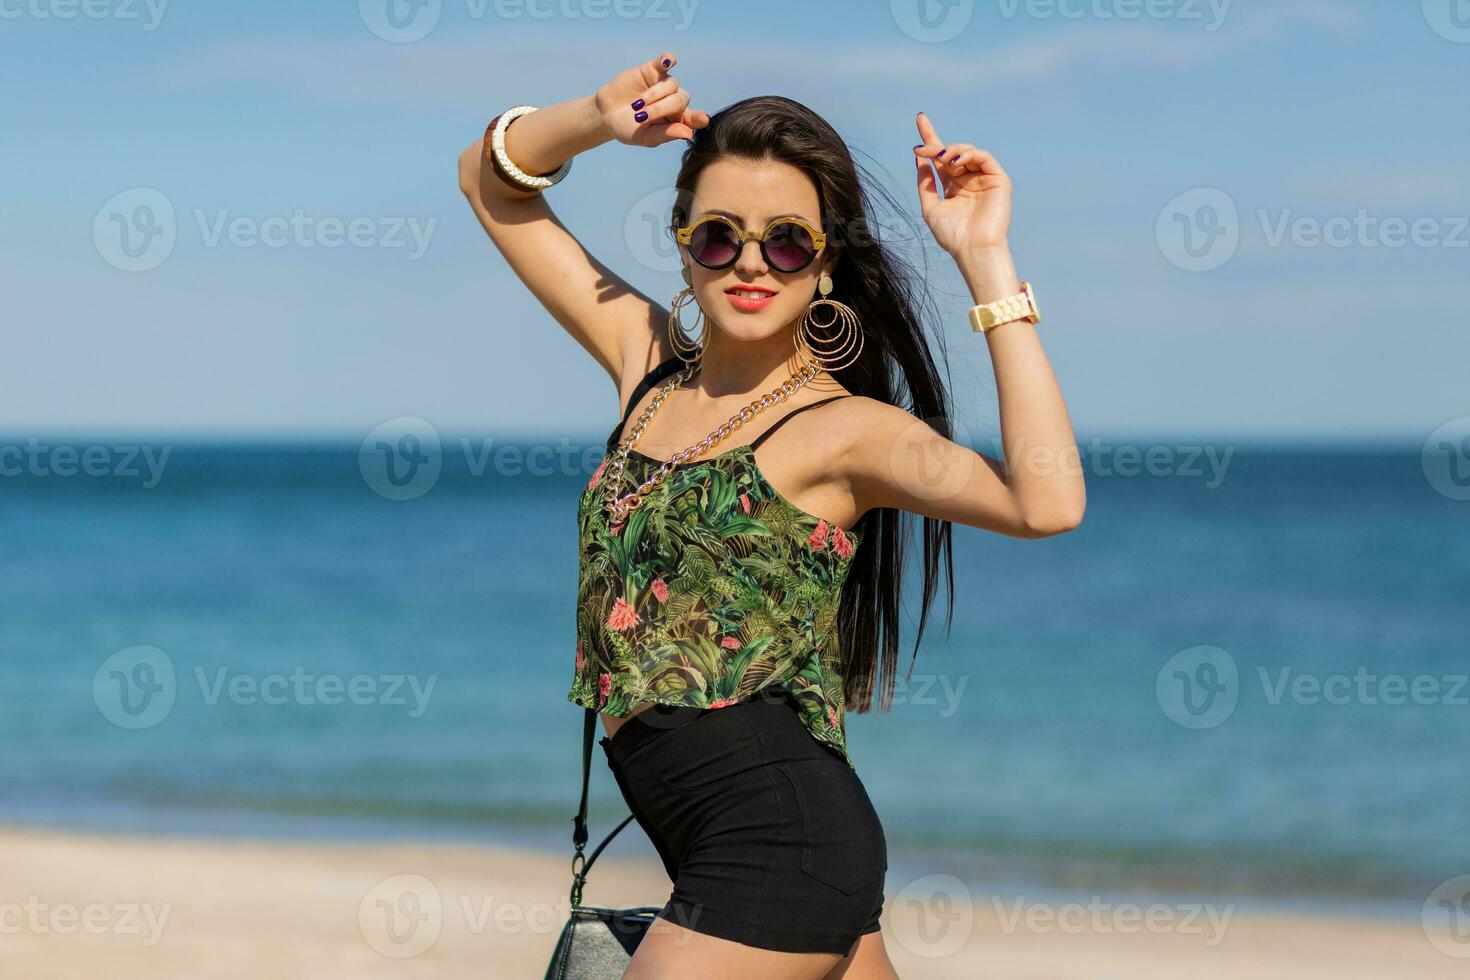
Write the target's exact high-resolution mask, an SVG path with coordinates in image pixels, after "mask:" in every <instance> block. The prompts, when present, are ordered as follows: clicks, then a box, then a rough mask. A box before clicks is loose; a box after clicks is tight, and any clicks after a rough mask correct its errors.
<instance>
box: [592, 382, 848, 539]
mask: <svg viewBox="0 0 1470 980" xmlns="http://www.w3.org/2000/svg"><path fill="white" fill-rule="evenodd" d="M694 370H695V369H694V366H693V365H690V366H689V367H686V368H685V369H684V370H682V371H680V372H679V373H678V374H677V375H675V376H674V378H673V380H672V381H669V382H668V383H667V384H665V385H664V386H663V387H662V388H661V389H659V392H658V394H656V395H654V397H653V401H651V402H649V403H648V407H647V408H645V409H644V410H643V412H642V414H640V415H639V416H638V420H637V421H636V422H635V423H634V424H633V429H632V431H631V432H630V433H629V434H628V435H627V436H626V437H625V438H624V439H623V441H622V442H620V443H618V448H617V450H616V451H614V453H613V456H612V459H611V460H610V461H609V463H608V468H607V474H606V479H605V480H604V481H603V485H604V489H603V498H604V501H603V506H604V507H605V508H606V509H607V513H608V517H609V519H610V520H611V521H612V523H614V524H621V523H622V522H623V521H624V520H626V519H627V517H628V515H629V514H630V513H632V511H633V510H634V508H636V507H637V506H638V505H639V504H641V503H643V498H644V497H646V496H647V495H648V494H649V493H650V492H651V491H652V490H653V488H654V487H656V486H658V485H659V484H660V483H662V482H663V481H664V478H665V477H667V476H668V475H669V473H670V471H672V470H673V469H674V467H676V466H678V465H680V464H681V463H684V462H687V461H688V460H690V459H692V458H693V457H695V456H699V455H701V454H703V453H704V452H705V451H706V450H708V449H710V448H711V447H712V446H715V445H718V444H719V443H720V442H721V441H722V440H723V439H725V437H726V436H728V435H729V434H730V433H732V432H734V431H735V430H736V429H738V428H740V427H741V426H742V425H744V424H745V423H746V422H749V421H750V420H751V419H753V418H755V417H756V416H757V415H759V414H760V413H761V412H763V411H765V410H766V409H768V408H770V407H771V406H772V405H779V404H780V403H781V402H783V401H785V400H786V399H788V398H790V397H791V396H792V395H794V394H796V392H797V391H799V390H800V389H801V386H802V385H804V384H806V383H807V382H808V381H810V380H811V379H812V378H814V377H816V376H817V375H818V374H819V373H820V372H821V370H822V368H821V365H819V364H817V363H815V362H813V361H808V362H807V364H806V366H805V367H803V368H801V369H800V370H798V371H797V372H796V373H794V374H792V375H791V377H789V378H787V379H786V380H785V381H783V382H781V383H780V384H779V385H777V386H776V387H775V388H774V389H772V390H771V391H768V392H767V393H766V394H764V395H761V396H760V397H759V398H757V399H756V400H755V401H753V402H751V403H750V404H749V405H746V406H745V407H744V408H742V409H741V410H740V411H738V412H736V413H735V414H734V415H732V416H730V418H729V419H728V420H727V421H725V422H722V423H720V425H719V426H718V427H717V428H715V429H714V431H712V432H711V433H710V434H709V435H707V436H705V437H704V438H703V439H701V440H699V442H696V443H695V444H694V445H692V446H690V447H689V448H688V449H682V450H680V451H679V452H677V453H674V455H672V456H670V457H669V458H668V459H666V460H664V461H663V463H662V464H660V466H659V468H658V469H657V470H655V471H654V473H653V475H652V476H650V477H649V478H648V479H647V480H644V481H643V483H642V484H640V485H639V487H638V489H637V490H634V491H633V492H632V493H629V494H626V495H624V496H622V497H619V496H618V489H619V488H620V487H621V486H622V485H623V471H624V470H625V469H626V468H627V464H628V454H629V453H630V452H631V451H632V449H633V446H634V445H636V444H637V442H638V440H639V439H641V438H642V437H643V430H644V429H646V428H648V423H649V422H650V421H651V420H652V419H653V416H654V415H655V414H657V412H658V410H659V407H660V406H662V405H663V403H664V399H666V398H668V397H669V394H670V393H671V392H673V391H674V389H675V388H679V387H681V386H682V385H683V384H684V382H686V381H688V380H689V378H690V377H691V376H693V374H694Z"/></svg>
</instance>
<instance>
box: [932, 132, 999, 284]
mask: <svg viewBox="0 0 1470 980" xmlns="http://www.w3.org/2000/svg"><path fill="white" fill-rule="evenodd" d="M918 124H919V137H920V139H922V140H923V143H921V144H920V145H918V146H916V147H914V162H915V164H916V165H917V166H918V168H919V211H920V213H921V214H923V216H924V222H925V223H926V224H928V226H929V230H930V231H931V232H933V233H934V239H935V241H937V242H938V243H939V246H940V248H943V249H944V250H945V251H946V252H948V253H949V254H950V255H952V256H955V257H956V258H958V257H959V256H960V255H961V253H963V252H967V251H972V250H977V249H981V250H983V249H993V248H1004V247H1006V242H1007V236H1008V234H1009V233H1010V226H1011V179H1010V178H1009V177H1008V176H1006V172H1005V171H1004V170H1003V169H1001V166H1000V163H999V162H998V161H997V160H996V159H995V157H993V156H991V155H990V154H989V153H987V152H986V151H984V150H978V149H976V148H975V146H974V144H971V143H945V142H943V141H942V140H940V138H939V133H938V132H937V131H936V130H935V129H934V124H933V123H931V122H930V121H929V117H928V116H926V115H925V114H924V113H922V112H921V113H919V116H918ZM930 161H933V165H932V166H931V164H930ZM936 169H937V170H938V171H939V176H940V178H941V179H942V183H943V188H942V190H941V188H940V186H939V185H938V184H936V182H935V179H934V171H935V170H936Z"/></svg>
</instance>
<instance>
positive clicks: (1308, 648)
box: [0, 440, 1470, 907]
mask: <svg viewBox="0 0 1470 980" xmlns="http://www.w3.org/2000/svg"><path fill="white" fill-rule="evenodd" d="M4 445H7V446H8V450H7V451H6V452H4V453H3V454H0V462H3V463H4V464H5V466H4V473H3V475H0V822H5V823H9V824H29V825H43V826H51V827H70V828H94V829H104V830H128V831H146V832H157V833H170V834H174V833H179V834H221V835H236V834H248V835H306V836H313V837H329V838H383V837H399V838H402V837H418V838H454V839H461V840H485V841H494V842H500V843H506V842H510V843H513V844H515V845H516V846H522V847H528V848H538V849H547V850H550V851H552V852H557V853H568V854H569V850H570V848H569V844H568V840H569V836H570V830H571V816H572V812H573V809H574V807H575V805H576V795H577V782H578V764H579V747H580V734H581V720H582V717H581V710H580V709H579V708H577V707H576V706H574V705H573V704H571V703H570V702H569V701H567V700H566V691H567V686H568V684H569V682H570V679H571V671H572V665H573V659H574V647H575V638H574V634H573V606H574V597H575V583H576V522H575V515H574V512H575V506H576V500H577V497H578V494H579V493H580V491H581V489H582V487H583V486H584V485H585V484H586V482H587V479H588V478H589V476H590V474H591V470H592V467H593V466H594V465H595V462H596V459H597V453H596V452H591V453H588V454H583V455H581V456H576V455H573V456H572V457H570V463H568V461H567V459H566V458H563V459H562V460H561V462H560V463H559V464H557V465H543V466H540V467H536V466H516V465H507V464H506V463H505V461H504V459H497V460H490V459H489V457H486V456H484V455H481V454H477V453H475V452H471V451H464V452H461V451H459V449H458V447H456V446H454V445H452V444H448V443H446V445H445V447H444V448H443V451H442V452H441V453H440V454H439V458H438V461H437V463H436V466H435V472H434V474H433V479H432V481H428V482H427V483H426V481H422V480H420V481H418V484H417V485H415V484H414V481H413V480H411V479H408V478H407V477H402V476H401V475H400V478H396V479H388V480H387V482H384V476H385V474H383V473H378V474H376V475H374V474H373V472H371V471H372V467H373V465H374V464H373V461H372V459H371V452H370V451H369V450H368V449H367V448H365V447H364V446H359V445H357V444H347V443H343V444H340V445H337V444H319V443H301V444H246V443H235V444H205V443H190V442H178V443H167V444H165V443H154V444H151V445H147V444H145V445H143V446H141V447H139V446H137V445H134V446H132V447H131V450H132V457H133V458H132V459H131V460H128V459H126V458H125V457H127V456H128V455H129V447H128V446H126V445H122V444H114V443H110V442H108V441H106V440H101V441H98V442H97V443H96V444H95V446H91V447H90V448H92V449H93V450H94V452H93V453H92V462H93V464H94V465H93V466H91V467H90V468H89V467H87V466H86V460H87V452H86V450H87V449H88V448H89V447H88V445H87V444H85V443H82V442H79V441H76V440H73V441H71V442H70V443H66V444H63V443H61V442H59V441H52V442H50V443H47V442H46V441H45V440H41V441H40V442H39V444H38V443H37V441H36V440H13V441H11V442H9V443H4ZM461 445H463V446H464V447H467V448H468V447H469V446H470V444H469V443H468V442H465V441H462V443H461ZM64 447H70V448H73V449H74V450H75V451H74V452H73V453H71V454H65V453H58V449H60V448H64ZM594 448H595V446H594ZM980 448H985V447H980ZM1111 448H1112V449H1113V450H1116V449H1117V447H1111ZM1420 449H1421V447H1419V446H1405V447H1403V448H1402V449H1396V448H1392V447H1390V448H1384V447H1368V446H1364V447H1356V448H1355V447H1344V446H1319V447H1294V448H1282V447H1265V446H1263V447H1251V446H1249V445H1229V446H1227V445H1223V444H1222V445H1219V446H1211V447H1196V448H1194V449H1190V448H1188V447H1165V452H1163V453H1162V454H1158V458H1156V459H1155V465H1149V464H1148V463H1147V458H1148V457H1147V456H1145V461H1144V462H1140V461H1139V460H1138V459H1137V458H1133V459H1132V463H1131V465H1130V462H1129V456H1128V455H1127V454H1125V453H1123V452H1120V451H1109V452H1107V453H1095V454H1092V455H1090V456H1089V457H1087V460H1088V466H1089V470H1088V494H1089V499H1088V510H1087V516H1086V519H1085V521H1084V523H1083V525H1082V526H1081V527H1080V528H1078V529H1077V530H1076V531H1074V532H1072V533H1070V534H1066V535H1062V536H1059V537H1055V538H1051V539H1047V540H1043V541H1019V540H1013V539H1008V538H1003V537H1000V536H997V535H994V534H988V533H985V532H981V531H979V530H976V529H973V528H966V527H956V528H955V531H954V546H955V548H954V569H955V581H956V596H955V603H954V607H953V610H952V612H953V619H952V622H951V623H950V624H949V628H948V630H947V631H946V624H945V619H946V615H947V613H948V612H950V610H949V609H948V608H947V604H946V602H945V600H944V598H943V596H941V597H940V599H939V600H938V601H937V602H936V605H935V607H934V613H933V616H932V618H931V620H930V626H929V629H928V631H927V632H926V634H925V635H924V637H923V641H922V644H921V646H920V648H919V651H918V656H917V660H915V661H914V662H913V665H912V673H911V674H909V676H908V677H907V678H906V679H904V680H901V682H900V684H899V687H898V688H897V690H896V692H895V703H894V704H893V706H892V708H891V710H889V711H886V712H879V711H874V712H870V713H868V714H864V715H858V714H851V715H849V721H848V725H849V743H850V746H851V748H852V751H853V753H854V757H855V759H856V762H857V766H858V770H859V773H860V774H861V775H862V777H863V779H864V782H865V784H866V786H867V787H868V791H869V793H870V795H871V796H872V798H873V800H874V803H875V805H876V806H877V809H878V811H879V813H880V815H881V816H882V818H883V822H884V826H885V828H886V832H887V836H888V841H889V848H890V855H891V866H894V867H901V868H907V869H910V870H917V871H945V872H950V873H955V874H959V875H962V876H965V877H967V878H969V879H974V880H981V881H987V880H988V881H1000V880H1004V881H1031V882H1036V883H1038V887H1056V888H1070V889H1076V888H1086V889H1104V888H1107V889H1112V888H1122V889H1135V890H1147V891H1178V892H1190V893H1210V894H1239V895H1245V896H1264V897H1266V898H1271V899H1274V898H1280V899H1286V900H1303V901H1317V900H1328V901H1333V900H1346V901H1354V902H1358V901H1361V902H1369V903H1387V904H1391V903H1395V902H1403V903H1414V904H1417V903H1418V902H1420V901H1422V900H1423V897H1424V896H1425V895H1426V894H1427V893H1428V891H1429V890H1430V889H1432V888H1433V887H1434V886H1435V885H1436V884H1438V883H1439V882H1441V881H1443V880H1445V879H1447V878H1449V877H1451V876H1453V875H1456V874H1462V873H1465V872H1466V871H1470V779H1467V778H1466V758H1467V755H1470V754H1467V751H1466V750H1467V748H1470V687H1467V685H1466V675H1467V673H1470V656H1467V654H1470V641H1467V637H1470V604H1467V598H1470V519H1467V518H1470V502H1466V501H1465V500H1463V499H1457V495H1456V494H1455V493H1453V492H1446V488H1445V484H1444V482H1443V480H1436V479H1434V478H1431V476H1430V475H1426V469H1425V465H1424V460H1423V459H1422V458H1421V452H1420ZM1163 457H1167V458H1166V459H1165V458H1163ZM524 458H526V459H529V458H532V457H530V456H527V457H524ZM68 460H69V461H70V463H69V464H68ZM917 571H918V569H917V565H916V563H913V562H911V565H910V579H911V581H910V583H909V584H910V586H911V587H912V586H916V585H917V579H918V575H917ZM916 596H917V590H916V589H915V590H914V592H913V593H912V594H911V595H910V596H909V601H908V605H907V609H908V611H909V614H910V618H909V620H908V622H907V625H906V631H905V641H904V645H903V647H902V648H901V651H900V665H901V667H902V668H904V669H905V670H907V669H908V668H909V661H910V657H911V655H912V652H913V636H914V621H913V612H914V610H915V609H916V606H915V605H914V600H915V598H916ZM594 766H595V768H594V778H593V787H592V793H593V797H592V800H593V834H594V840H595V839H597V838H598V837H599V836H600V833H599V832H600V831H602V830H605V829H607V828H609V827H610V826H611V825H612V824H613V823H614V822H615V821H617V820H619V819H621V817H622V816H623V815H624V813H625V812H626V810H625V808H624V807H623V805H622V802H621V800H620V799H619V797H618V796H617V789H616V786H615V784H614V782H613V780H612V778H611V776H610V774H609V773H608V772H607V771H606V768H605V763H604V761H603V758H602V755H601V753H600V751H597V752H596V753H595V754H594ZM641 848H646V842H644V841H643V840H642V838H641V835H640V834H639V833H638V831H637V828H636V827H630V829H629V830H628V831H626V832H625V833H624V835H623V837H622V838H621V839H620V840H619V842H618V843H617V844H616V845H615V846H614V849H613V853H618V852H623V853H629V854H631V853H636V852H638V851H639V850H640V849H641ZM647 853H648V854H650V855H651V854H652V851H651V849H647ZM1406 907H1407V905H1406Z"/></svg>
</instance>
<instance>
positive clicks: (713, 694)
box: [567, 446, 861, 766]
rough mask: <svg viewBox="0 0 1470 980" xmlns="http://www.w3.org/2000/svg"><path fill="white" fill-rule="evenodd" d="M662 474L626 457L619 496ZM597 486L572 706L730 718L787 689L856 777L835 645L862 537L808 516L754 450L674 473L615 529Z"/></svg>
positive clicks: (589, 507)
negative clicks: (756, 698) (757, 698)
mask: <svg viewBox="0 0 1470 980" xmlns="http://www.w3.org/2000/svg"><path fill="white" fill-rule="evenodd" d="M656 468H657V464H656V463H654V462H653V461H652V460H650V459H649V458H647V457H645V456H641V455H639V454H637V453H633V454H630V455H629V457H628V462H627V468H626V471H625V474H624V478H623V486H622V487H621V488H620V493H628V492H630V491H631V490H632V489H633V488H634V487H635V486H636V485H637V484H639V483H642V482H643V481H644V480H646V479H647V478H648V477H649V476H650V475H651V473H652V472H653V470H654V469H656ZM606 469H607V460H606V459H604V460H603V462H602V464H601V465H600V466H598V468H597V471H596V472H595V473H593V474H592V479H591V480H590V482H589V483H588V484H587V487H586V489H585V490H583V492H582V498H581V502H580V505H579V507H578V512H577V520H578V527H579V533H578V540H579V548H578V550H579V557H580V571H579V576H578V578H579V581H578V590H577V654H576V666H575V672H574V676H573V679H572V688H571V692H570V693H569V694H568V695H567V697H568V700H571V701H574V702H576V703H577V704H580V705H582V706H583V707H587V708H596V709H598V710H600V711H604V712H606V713H608V714H610V715H615V716H623V715H626V714H628V713H629V711H630V709H632V708H633V707H634V706H635V705H638V704H642V703H644V702H648V701H656V702H660V703H663V704H670V705H681V706H693V707H698V708H721V707H725V706H727V705H731V704H736V703H738V702H740V701H743V700H746V699H748V698H750V697H751V696H752V695H754V694H756V693H758V692H759V693H761V694H773V693H775V691H776V690H777V689H779V688H784V689H785V690H787V691H789V692H790V693H791V694H793V695H794V696H795V701H796V703H797V706H798V709H799V711H800V713H801V718H802V723H803V724H804V725H806V727H807V728H808V729H809V730H810V731H811V733H812V734H813V735H814V736H815V737H816V738H817V739H818V740H819V741H821V742H824V743H826V744H827V745H830V746H831V747H832V748H834V749H836V750H837V752H838V754H839V755H841V756H842V758H843V759H844V760H846V761H847V764H848V765H849V766H852V765H853V763H852V759H851V757H850V756H849V755H848V753H847V745H846V740H845V737H844V728H843V691H842V676H841V673H840V668H839V653H838V643H837V639H838V638H837V635H836V623H837V609H838V605H839V603H840V601H841V597H842V583H843V580H844V579H845V578H846V576H847V570H848V567H849V566H850V564H851V561H852V555H853V553H854V552H855V551H856V550H857V546H858V543H859V541H860V538H861V535H860V533H859V532H857V531H855V530H854V531H844V530H843V529H842V528H841V527H838V526H837V525H835V524H829V523H828V522H827V521H825V520H822V519H821V518H818V517H815V516H813V515H811V514H808V513H806V512H805V511H803V510H801V509H799V508H798V507H796V506H795V505H794V504H792V503H791V502H790V501H788V500H786V498H785V497H783V496H781V494H780V493H778V492H777V491H776V490H775V488H774V487H772V486H771V485H770V484H769V483H768V482H767V481H766V480H765V478H764V477H763V476H762V474H761V472H760V468H759V467H758V466H757V465H756V463H755V457H754V453H753V451H752V450H751V449H750V447H749V446H737V447H735V448H734V449H731V450H729V451H727V452H723V453H719V454H716V455H714V456H711V457H709V458H707V459H704V460H696V461H694V462H692V463H685V464H683V465H681V466H677V467H675V468H674V470H673V471H672V472H670V473H669V475H668V477H667V479H665V480H664V481H663V483H661V484H660V485H659V486H658V487H656V488H655V489H654V490H653V491H652V493H650V494H649V495H648V496H647V497H645V498H644V500H643V503H642V504H640V505H639V506H638V507H637V508H636V509H634V510H633V512H632V513H631V514H629V515H628V518H627V519H626V520H625V521H623V522H622V523H620V524H616V525H611V526H610V525H609V523H608V521H609V517H608V513H607V511H606V509H605V508H604V507H603V501H604V497H603V494H604V492H605V490H606V488H605V487H603V486H602V485H601V480H602V477H603V474H604V472H605V471H606Z"/></svg>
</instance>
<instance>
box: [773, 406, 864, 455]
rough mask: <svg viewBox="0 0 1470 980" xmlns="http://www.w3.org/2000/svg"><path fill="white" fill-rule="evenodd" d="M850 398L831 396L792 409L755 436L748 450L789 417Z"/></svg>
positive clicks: (779, 426)
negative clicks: (840, 399)
mask: <svg viewBox="0 0 1470 980" xmlns="http://www.w3.org/2000/svg"><path fill="white" fill-rule="evenodd" d="M851 397H852V396H851V395H833V396H832V397H831V398H823V399H822V400H821V401H819V402H812V403H810V404H808V405H803V406H801V407H800V408H793V409H792V410H791V411H789V412H787V413H786V414H785V415H783V416H781V417H780V418H779V419H777V420H776V424H775V425H773V426H771V427H770V428H769V429H767V430H766V431H764V432H762V433H761V434H760V435H758V436H756V437H755V440H754V441H753V442H751V444H750V448H751V449H752V450H754V449H755V448H756V447H757V446H759V445H760V444H761V443H763V442H765V441H766V439H767V438H769V436H770V435H771V433H772V432H775V431H776V430H777V429H779V428H781V426H782V424H783V423H785V421H786V420H787V419H789V418H791V416H793V415H800V414H801V413H802V412H805V411H806V410H807V409H809V408H816V407H817V406H818V405H825V404H827V403H828V402H835V401H836V400H837V399H839V398H851Z"/></svg>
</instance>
